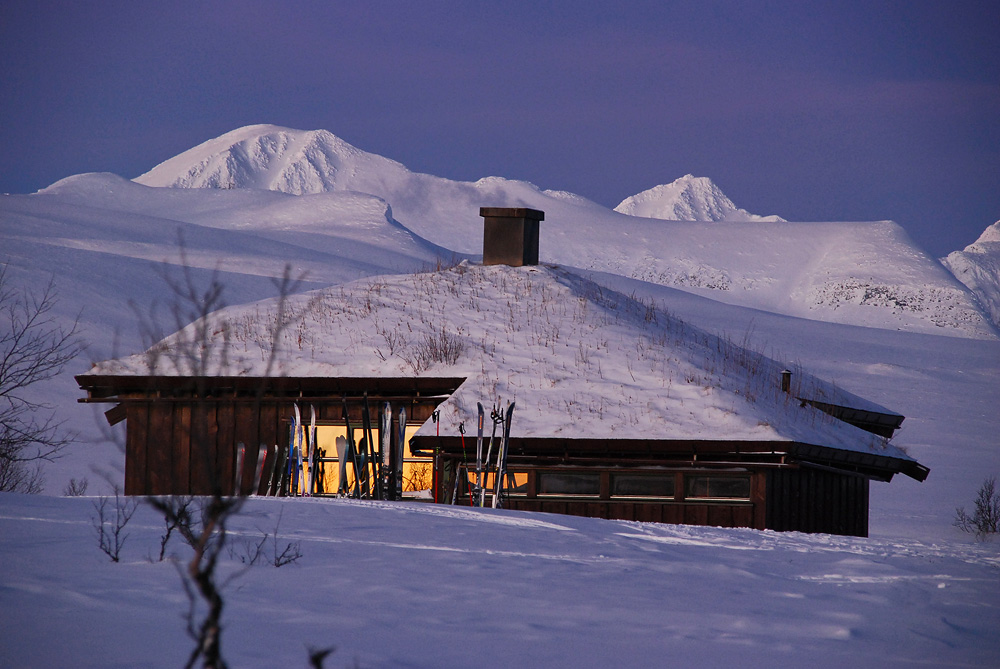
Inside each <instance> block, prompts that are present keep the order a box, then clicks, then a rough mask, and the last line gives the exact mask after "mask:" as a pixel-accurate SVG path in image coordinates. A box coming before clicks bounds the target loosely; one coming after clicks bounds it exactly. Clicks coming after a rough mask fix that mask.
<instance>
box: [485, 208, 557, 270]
mask: <svg viewBox="0 0 1000 669" xmlns="http://www.w3.org/2000/svg"><path fill="white" fill-rule="evenodd" d="M479 215H480V216H482V217H483V264H484V265H511V266H512V267H521V266H522V265H537V264H538V223H539V221H544V220H545V212H542V211H538V210H537V209H525V208H511V207H481V208H480V209H479Z"/></svg>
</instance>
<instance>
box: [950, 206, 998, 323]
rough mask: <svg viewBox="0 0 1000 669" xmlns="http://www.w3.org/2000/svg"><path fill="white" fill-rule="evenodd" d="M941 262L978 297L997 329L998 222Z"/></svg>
mask: <svg viewBox="0 0 1000 669" xmlns="http://www.w3.org/2000/svg"><path fill="white" fill-rule="evenodd" d="M941 263H942V264H943V265H944V266H945V267H947V268H948V269H949V270H951V273H952V274H954V275H955V277H956V278H958V280H959V281H961V282H962V283H964V284H965V285H966V286H967V287H968V288H969V290H971V291H972V293H973V294H974V295H975V296H976V297H977V298H979V301H980V303H981V304H982V306H983V308H984V309H985V310H986V312H987V313H988V314H989V315H990V317H991V318H992V319H993V323H994V324H995V325H996V326H997V327H1000V221H997V222H996V223H994V224H993V225H991V226H989V227H988V228H986V230H984V231H983V234H981V235H980V236H979V239H977V240H976V241H974V242H973V243H971V244H969V245H968V246H966V247H965V249H964V250H962V251H953V252H952V253H949V254H948V256H947V257H945V258H941Z"/></svg>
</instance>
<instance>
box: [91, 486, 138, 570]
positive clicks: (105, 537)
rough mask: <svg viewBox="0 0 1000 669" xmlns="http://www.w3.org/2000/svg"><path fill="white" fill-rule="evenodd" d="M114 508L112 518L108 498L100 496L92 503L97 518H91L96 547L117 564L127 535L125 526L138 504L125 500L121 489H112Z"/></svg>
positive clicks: (116, 487) (132, 500)
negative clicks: (113, 492) (95, 531)
mask: <svg viewBox="0 0 1000 669" xmlns="http://www.w3.org/2000/svg"><path fill="white" fill-rule="evenodd" d="M114 490H115V507H114V518H112V517H111V512H110V511H109V510H108V498H107V497H104V496H101V497H100V498H98V500H97V501H96V502H94V509H95V510H96V511H97V517H96V518H92V521H93V523H94V529H95V530H97V545H98V547H99V548H100V549H101V550H102V551H103V552H104V554H105V555H107V556H108V557H109V558H111V561H112V562H118V561H119V558H120V557H121V551H122V547H123V546H124V545H125V540H126V539H128V536H129V535H128V534H126V533H125V526H126V525H128V521H130V520H132V514H134V513H135V510H136V509H137V508H139V502H138V501H137V500H136V499H134V498H127V497H124V496H123V495H122V494H121V492H122V491H121V488H120V487H118V486H115V487H114Z"/></svg>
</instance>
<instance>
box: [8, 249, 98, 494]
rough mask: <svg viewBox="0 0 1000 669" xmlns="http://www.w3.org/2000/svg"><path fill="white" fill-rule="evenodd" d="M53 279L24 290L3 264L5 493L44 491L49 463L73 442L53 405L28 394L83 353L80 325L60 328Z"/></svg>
mask: <svg viewBox="0 0 1000 669" xmlns="http://www.w3.org/2000/svg"><path fill="white" fill-rule="evenodd" d="M56 301H57V300H56V292H55V285H54V283H53V282H52V281H50V282H49V284H48V285H47V286H45V288H43V289H41V290H39V291H32V290H30V289H27V288H25V289H23V290H19V289H16V288H13V287H11V286H10V284H9V281H8V280H7V265H6V264H4V265H0V491H7V492H21V493H32V494H34V493H39V492H41V491H42V483H43V480H42V470H41V465H42V462H44V461H52V460H54V459H55V458H57V457H58V456H59V454H60V452H61V451H62V450H63V449H64V448H65V447H66V446H67V445H68V444H69V443H70V442H71V441H72V436H70V435H68V434H66V433H64V432H63V430H62V423H61V422H59V421H57V420H56V419H55V413H54V411H53V408H52V406H50V405H48V404H45V403H44V402H40V401H38V400H36V399H33V398H32V397H31V395H30V394H29V392H28V390H29V388H30V387H31V386H34V385H35V384H37V383H40V382H42V381H46V380H48V379H51V378H53V377H55V376H57V375H58V374H59V373H60V372H61V371H62V369H63V367H65V365H66V363H68V362H69V361H70V360H72V359H73V358H75V357H76V356H77V354H79V353H80V352H81V351H82V349H83V342H82V341H81V340H80V338H79V337H78V336H77V332H78V323H77V322H74V323H73V324H72V325H70V326H68V327H63V326H61V325H59V323H58V322H57V320H56V317H55V315H54V314H53V313H52V311H53V309H54V308H55V305H56Z"/></svg>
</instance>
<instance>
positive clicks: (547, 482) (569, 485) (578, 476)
mask: <svg viewBox="0 0 1000 669" xmlns="http://www.w3.org/2000/svg"><path fill="white" fill-rule="evenodd" d="M538 494H539V495H600V494H601V475H600V474H587V473H582V472H580V473H578V472H567V473H556V472H539V473H538Z"/></svg>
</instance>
